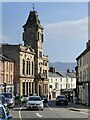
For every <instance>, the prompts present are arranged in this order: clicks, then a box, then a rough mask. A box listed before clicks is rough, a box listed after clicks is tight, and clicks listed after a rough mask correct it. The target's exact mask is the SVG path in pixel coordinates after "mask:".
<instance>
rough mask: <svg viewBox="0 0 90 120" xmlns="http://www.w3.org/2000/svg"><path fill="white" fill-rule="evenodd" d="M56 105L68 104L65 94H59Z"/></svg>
mask: <svg viewBox="0 0 90 120" xmlns="http://www.w3.org/2000/svg"><path fill="white" fill-rule="evenodd" d="M56 105H66V106H67V105H68V100H67V97H66V96H65V95H59V96H57V98H56Z"/></svg>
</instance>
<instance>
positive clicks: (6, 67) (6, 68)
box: [6, 62, 8, 71]
mask: <svg viewBox="0 0 90 120" xmlns="http://www.w3.org/2000/svg"><path fill="white" fill-rule="evenodd" d="M6 71H8V62H6Z"/></svg>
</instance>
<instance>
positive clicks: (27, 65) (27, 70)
mask: <svg viewBox="0 0 90 120" xmlns="http://www.w3.org/2000/svg"><path fill="white" fill-rule="evenodd" d="M26 74H27V75H28V61H27V63H26Z"/></svg>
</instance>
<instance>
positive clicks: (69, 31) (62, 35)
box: [45, 17, 88, 41]
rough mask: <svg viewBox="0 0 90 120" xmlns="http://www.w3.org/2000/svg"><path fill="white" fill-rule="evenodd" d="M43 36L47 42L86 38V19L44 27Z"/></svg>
mask: <svg viewBox="0 0 90 120" xmlns="http://www.w3.org/2000/svg"><path fill="white" fill-rule="evenodd" d="M45 35H46V38H47V39H48V40H55V41H56V40H71V39H72V40H73V39H76V40H79V39H80V40H81V38H82V39H87V36H88V17H86V18H83V19H80V20H73V21H62V22H58V23H51V24H46V25H45Z"/></svg>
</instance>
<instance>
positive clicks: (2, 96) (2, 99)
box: [0, 95, 7, 108]
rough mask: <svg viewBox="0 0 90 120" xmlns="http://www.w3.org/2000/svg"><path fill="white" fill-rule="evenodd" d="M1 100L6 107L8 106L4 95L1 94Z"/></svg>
mask: <svg viewBox="0 0 90 120" xmlns="http://www.w3.org/2000/svg"><path fill="white" fill-rule="evenodd" d="M0 101H1V103H2V104H3V105H4V107H5V108H7V102H6V99H5V97H4V95H0Z"/></svg>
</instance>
